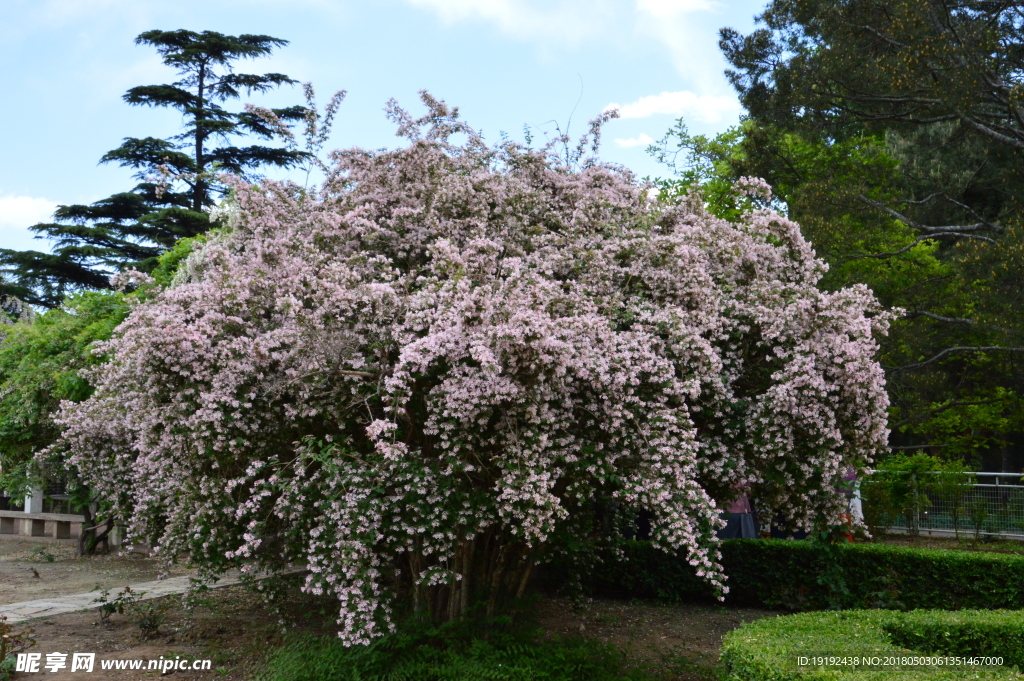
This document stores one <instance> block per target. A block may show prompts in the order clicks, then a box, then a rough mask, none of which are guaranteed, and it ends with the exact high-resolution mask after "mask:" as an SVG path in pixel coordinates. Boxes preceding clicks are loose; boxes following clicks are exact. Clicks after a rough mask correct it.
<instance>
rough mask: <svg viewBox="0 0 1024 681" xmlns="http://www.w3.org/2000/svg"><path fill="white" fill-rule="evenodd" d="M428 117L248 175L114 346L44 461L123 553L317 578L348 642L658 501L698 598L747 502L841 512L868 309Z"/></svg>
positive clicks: (782, 265)
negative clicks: (152, 547)
mask: <svg viewBox="0 0 1024 681" xmlns="http://www.w3.org/2000/svg"><path fill="white" fill-rule="evenodd" d="M424 101H425V102H426V104H427V105H428V107H429V109H430V111H429V114H428V115H427V116H426V117H424V118H422V119H420V120H412V119H411V118H410V117H409V116H408V115H407V114H406V113H405V112H403V111H402V110H400V109H398V108H397V107H394V108H392V109H391V116H392V117H393V118H394V119H395V120H396V122H397V123H398V125H399V131H400V134H402V135H404V136H405V137H406V138H407V139H408V145H407V146H406V147H405V148H402V149H399V150H397V151H387V152H383V151H381V152H368V151H362V150H358V149H356V150H349V151H343V152H335V154H334V155H333V160H334V162H335V165H334V168H333V170H332V172H331V173H330V174H329V176H328V177H327V179H326V181H325V183H324V185H323V187H322V188H321V189H319V190H317V191H316V192H307V191H305V190H302V189H300V188H298V187H296V186H293V185H290V184H279V183H273V182H266V183H263V184H261V185H259V186H249V185H244V184H239V185H238V186H237V189H236V196H235V199H234V207H233V213H232V217H231V223H232V229H231V230H229V231H226V232H224V233H222V234H220V235H218V236H214V237H212V238H211V239H210V240H209V241H208V242H207V243H206V245H205V246H204V247H203V248H201V249H200V250H197V251H196V252H194V253H193V254H192V256H190V258H189V260H188V261H187V262H186V263H185V264H184V265H183V267H182V269H181V271H180V272H179V275H178V280H177V281H176V282H175V284H174V285H172V286H170V287H168V288H167V289H166V290H164V291H163V292H161V293H160V294H159V295H157V296H156V297H155V298H154V299H153V300H152V301H150V302H147V303H144V304H141V305H139V306H138V307H136V309H134V310H133V312H132V313H131V315H130V317H129V318H128V319H127V320H126V321H125V322H124V323H123V324H122V326H121V327H120V329H119V331H118V332H117V334H116V336H115V338H114V339H113V340H111V341H110V342H109V343H108V344H107V345H106V346H105V347H104V348H103V349H104V350H105V351H106V352H108V353H110V354H111V356H112V358H113V359H112V360H111V361H110V362H109V363H107V364H105V365H103V366H102V367H100V368H98V369H97V370H95V371H94V372H93V374H92V375H91V379H92V381H93V382H94V383H95V384H96V392H95V394H94V396H93V397H92V398H90V399H89V400H88V401H86V402H84V403H81V404H77V405H72V404H68V405H66V406H65V410H64V413H63V416H62V419H61V420H62V423H63V425H64V427H65V429H66V430H65V435H64V440H63V444H64V446H65V447H66V448H67V449H68V450H69V452H70V455H71V457H72V459H73V462H74V463H75V464H76V465H77V466H78V468H79V469H80V470H81V471H82V472H83V473H84V474H85V475H86V476H87V477H88V478H89V482H90V483H91V484H92V485H94V486H95V487H96V488H97V490H99V491H100V492H101V493H102V494H105V495H107V496H108V497H109V498H110V499H111V500H112V501H113V503H115V504H116V506H117V509H118V512H119V514H120V516H121V517H122V518H124V519H126V520H127V521H128V523H129V528H130V529H129V531H130V533H131V535H132V536H134V537H136V538H140V539H143V538H144V539H148V540H150V541H153V542H155V543H157V544H158V545H159V547H160V550H161V551H163V552H164V553H166V554H168V555H183V554H186V553H187V554H188V555H189V557H190V560H191V561H193V562H194V563H196V564H198V565H201V566H204V567H205V568H207V569H208V570H211V571H214V572H216V571H218V570H221V569H227V568H228V567H232V566H236V565H247V566H253V567H260V568H265V569H270V570H276V569H279V568H282V567H283V566H285V565H286V564H288V563H298V564H303V565H305V564H308V565H309V567H310V569H311V573H310V574H309V576H308V578H307V581H306V588H307V589H309V590H311V591H313V592H316V593H322V592H326V593H330V594H333V595H335V596H336V597H337V599H338V600H339V604H340V619H339V624H340V629H341V632H340V633H341V636H342V637H343V638H344V639H345V640H347V641H349V642H366V641H368V640H370V639H371V638H373V637H374V636H377V635H379V634H381V633H382V632H385V631H387V630H388V629H389V628H390V627H391V626H392V624H391V612H392V607H393V606H394V604H395V603H396V602H397V601H399V600H403V601H406V602H408V603H409V604H410V605H411V606H412V607H415V608H416V609H419V610H421V611H428V612H430V613H432V614H433V615H434V616H435V617H439V618H442V619H443V618H450V617H454V616H458V615H460V614H461V613H463V612H465V609H466V608H467V605H468V604H469V603H470V602H471V601H474V600H476V599H482V600H483V601H485V602H487V603H488V607H489V608H490V609H492V610H493V609H494V608H495V607H497V606H500V604H501V602H502V599H506V598H514V597H515V596H516V595H517V594H518V593H521V591H522V589H523V587H524V585H525V584H526V581H527V579H528V576H529V574H530V570H531V566H532V565H533V564H534V563H535V562H536V561H537V560H541V559H544V558H545V557H546V556H550V555H551V553H552V552H555V551H569V552H571V551H574V550H577V549H578V548H579V547H580V546H582V545H583V544H584V543H585V540H586V539H588V538H592V537H595V536H597V535H599V534H600V533H601V532H603V531H606V530H608V529H609V528H611V527H612V525H613V524H614V523H612V522H609V521H608V519H607V518H608V514H611V515H614V514H615V513H616V512H622V511H624V510H629V509H640V508H645V509H649V510H650V511H651V512H652V513H653V515H654V522H653V539H654V541H655V542H656V543H657V545H658V546H660V547H663V548H664V549H666V550H681V552H682V555H683V556H684V557H685V559H686V560H688V561H689V563H690V564H691V565H692V566H693V568H694V570H695V571H696V572H697V574H700V575H703V576H706V578H707V579H708V580H710V581H711V582H712V583H713V584H715V585H718V586H719V587H724V582H723V575H722V574H721V568H720V566H719V564H718V562H717V556H718V553H717V550H716V548H715V540H714V531H715V529H716V527H718V526H719V525H720V521H719V520H718V517H719V513H720V508H721V505H722V503H725V502H727V501H729V497H730V496H732V495H734V494H735V490H736V488H737V486H746V487H748V488H749V489H750V490H752V493H753V494H754V495H755V496H756V497H757V499H758V500H759V502H760V506H761V509H762V512H763V513H764V514H765V515H766V516H771V515H774V514H776V513H781V514H782V515H783V516H784V517H785V519H786V520H787V521H788V522H790V523H791V524H793V525H807V524H808V523H810V522H812V521H813V520H815V519H821V518H830V519H835V518H836V517H837V515H838V514H839V513H840V512H841V511H842V501H841V498H840V497H837V495H836V494H835V488H836V486H837V484H839V481H840V479H841V477H842V474H843V471H844V469H845V468H846V467H847V466H848V465H850V464H853V465H862V464H863V462H864V461H866V460H867V457H868V456H869V455H870V454H871V453H872V452H874V451H877V450H878V449H879V448H880V447H882V446H883V445H884V444H885V439H886V427H885V410H886V406H887V402H886V396H885V392H884V390H883V379H882V372H881V370H880V368H879V366H878V365H877V363H875V362H874V361H873V359H872V355H873V354H874V352H875V349H876V345H875V341H874V340H873V338H872V335H873V334H875V333H878V332H882V331H884V329H885V325H886V317H885V315H884V314H881V313H880V312H879V310H878V309H877V305H876V303H875V301H874V299H873V297H872V295H871V294H870V292H869V291H868V290H867V289H865V288H863V287H860V288H852V289H845V290H842V291H838V292H835V293H826V292H823V291H820V290H818V289H817V288H816V285H815V284H816V281H817V280H818V278H819V276H820V275H821V273H822V270H823V265H822V263H821V262H820V261H819V260H817V259H815V256H814V253H813V251H812V250H811V247H810V246H809V245H808V244H807V243H806V242H805V241H804V239H803V238H802V237H801V235H800V231H799V229H798V226H797V225H796V224H794V223H793V222H790V221H789V220H786V219H785V218H783V217H781V216H780V215H778V214H776V213H775V212H772V211H771V210H768V209H758V208H752V209H751V210H749V211H748V212H746V213H745V214H744V215H743V216H742V219H740V220H739V221H737V222H736V223H735V224H730V223H727V222H725V221H723V220H720V219H717V218H714V217H713V216H711V215H710V214H708V213H707V212H705V211H704V210H703V208H702V205H701V202H700V200H699V197H696V196H691V197H689V198H688V199H686V200H684V201H683V202H681V203H680V202H674V203H671V204H663V203H660V202H658V201H657V200H654V199H653V198H652V197H651V194H650V192H649V191H648V190H647V188H646V187H644V186H642V185H641V184H640V183H638V182H636V181H635V180H634V178H633V177H632V176H631V175H630V174H629V173H628V172H627V171H625V170H622V169H619V168H615V167H610V166H607V165H601V164H599V163H597V162H596V161H592V160H590V161H587V160H584V159H582V158H581V154H582V149H583V148H582V146H581V148H580V150H578V151H577V152H573V151H572V150H571V149H570V151H569V161H570V162H567V161H566V159H565V158H560V157H556V155H555V154H554V153H553V149H554V147H551V146H549V147H547V148H545V149H542V150H531V149H527V148H523V147H521V146H518V145H516V144H512V143H503V144H501V145H499V146H497V147H489V146H487V145H486V144H485V143H484V141H483V140H482V139H481V138H480V137H479V136H478V135H477V134H476V133H474V132H473V131H472V130H471V129H469V128H467V127H465V126H464V125H462V124H461V123H460V122H459V121H458V120H457V117H456V116H455V113H454V112H453V111H450V110H448V109H447V108H446V107H445V106H444V105H443V104H442V103H440V102H437V101H435V100H432V99H431V98H429V96H425V97H424ZM598 131H599V125H596V126H595V128H594V129H593V131H592V135H591V141H592V142H593V143H594V145H595V147H596V139H597V134H598ZM454 139H462V140H463V142H462V143H461V144H457V143H456V142H455V141H454ZM739 189H740V190H742V191H747V192H753V193H754V194H760V195H761V196H762V198H763V197H764V196H765V194H764V192H766V187H764V186H763V183H760V182H757V181H750V182H746V183H745V184H744V186H741V187H740V188H739ZM602 509H604V510H602Z"/></svg>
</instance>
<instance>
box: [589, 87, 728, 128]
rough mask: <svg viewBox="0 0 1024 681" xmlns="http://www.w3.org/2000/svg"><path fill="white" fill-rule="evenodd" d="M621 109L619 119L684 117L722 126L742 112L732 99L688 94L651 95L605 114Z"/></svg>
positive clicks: (685, 91) (663, 93) (615, 105)
mask: <svg viewBox="0 0 1024 681" xmlns="http://www.w3.org/2000/svg"><path fill="white" fill-rule="evenodd" d="M609 109H618V110H619V117H620V118H647V117H648V116H656V115H659V114H662V115H670V116H676V117H678V116H684V117H686V118H689V119H691V120H693V121H699V122H701V123H721V122H723V121H726V120H728V119H729V118H732V117H735V116H737V115H738V114H739V113H740V111H741V110H742V108H741V107H740V103H739V101H737V99H736V97H734V96H731V95H724V96H719V95H698V94H694V93H693V92H690V91H688V90H682V91H680V92H662V93H661V94H659V95H648V96H647V97H641V98H640V99H638V100H636V101H635V102H632V103H630V104H621V105H620V104H615V103H612V104H609V105H608V106H606V107H605V111H607V110H609Z"/></svg>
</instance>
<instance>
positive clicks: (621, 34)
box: [0, 0, 764, 250]
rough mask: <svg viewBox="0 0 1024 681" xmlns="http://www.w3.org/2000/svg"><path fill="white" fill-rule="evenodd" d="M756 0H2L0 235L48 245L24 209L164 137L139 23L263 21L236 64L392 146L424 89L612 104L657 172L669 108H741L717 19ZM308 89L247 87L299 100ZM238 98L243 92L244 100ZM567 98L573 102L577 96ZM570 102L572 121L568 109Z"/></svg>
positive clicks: (82, 196) (65, 199)
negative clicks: (261, 39) (658, 142)
mask: <svg viewBox="0 0 1024 681" xmlns="http://www.w3.org/2000/svg"><path fill="white" fill-rule="evenodd" d="M763 5H764V0H361V1H360V0H202V1H200V0H175V1H174V2H171V1H168V0H0V74H2V75H0V85H2V90H0V92H2V97H3V106H0V126H2V127H0V129H3V130H4V131H5V132H4V134H3V136H2V137H0V161H2V163H0V247H5V248H16V249H26V248H33V249H37V250H39V249H41V247H42V249H45V242H42V241H39V240H33V239H32V238H31V233H30V232H28V230H27V229H26V228H27V227H28V226H29V225H31V224H34V223H36V222H40V221H46V220H49V217H50V215H51V213H52V212H53V209H54V208H55V207H56V206H57V205H58V204H70V203H91V202H92V201H96V200H98V199H101V198H104V197H106V196H109V195H111V194H113V193H115V192H118V191H124V190H126V189H130V188H131V187H132V186H133V185H134V181H133V180H132V179H131V172H130V171H129V170H127V169H122V168H119V167H116V166H113V165H103V166H101V165H97V161H98V160H99V158H100V156H102V155H103V154H104V153H105V152H107V151H108V150H110V149H113V148H115V147H117V146H118V145H119V144H120V141H121V139H122V138H123V137H126V136H133V137H146V136H153V137H167V136H170V135H172V134H175V133H176V132H178V130H179V127H180V124H181V119H180V116H179V115H178V114H177V113H175V112H172V111H164V110H160V109H148V108H141V107H131V106H128V105H127V104H125V103H124V102H122V101H121V95H122V94H123V93H124V92H125V90H127V89H128V88H130V87H133V86H135V85H149V84H158V83H166V82H172V81H173V80H174V73H173V71H172V70H171V69H169V68H167V67H165V66H163V64H162V63H161V62H160V59H159V56H158V55H157V54H156V52H155V51H154V50H153V49H152V48H149V47H145V46H136V45H135V44H134V42H133V41H134V38H135V36H136V35H138V34H139V33H141V32H143V31H146V30H150V29H162V30H173V29H178V28H187V29H190V30H195V31H202V30H212V31H219V32H221V33H227V34H231V35H238V34H241V33H259V34H267V35H271V36H274V37H277V38H283V39H286V40H289V41H290V42H291V44H290V45H288V46H287V47H284V48H282V49H280V50H278V51H277V52H275V54H274V55H273V56H272V57H269V58H266V59H260V60H254V61H246V62H239V64H238V68H237V70H239V71H242V72H252V73H263V72H270V71H275V72H281V73H285V74H288V75H289V76H291V77H292V78H295V79H298V80H299V81H302V82H307V81H309V82H312V83H313V84H314V86H315V87H316V89H317V93H318V96H319V99H320V100H321V102H325V101H326V100H327V99H328V97H329V96H330V95H331V94H332V93H333V92H334V91H336V90H339V89H344V90H347V91H348V96H347V98H346V100H345V103H344V104H343V105H342V107H341V110H340V112H339V115H338V118H337V121H336V123H335V126H334V132H333V135H332V137H331V140H330V143H329V144H328V147H329V148H338V147H350V146H361V147H368V148H378V147H385V146H395V145H397V144H398V143H399V140H398V139H397V138H396V137H395V136H394V128H393V126H392V125H391V124H390V123H389V122H388V121H387V120H386V119H385V117H384V113H383V107H384V104H385V102H386V101H387V100H388V99H389V98H391V97H394V98H396V99H397V100H398V101H399V102H400V103H401V104H402V105H403V106H405V107H406V108H407V109H410V110H411V111H412V112H417V111H420V110H421V109H420V108H419V102H418V98H417V92H418V91H419V90H421V89H427V90H429V91H430V92H431V93H432V94H434V95H435V96H437V97H440V98H441V99H444V100H445V101H446V102H448V103H449V104H451V105H455V106H458V107H459V109H460V111H461V113H462V116H463V118H464V120H466V121H467V122H468V123H469V124H470V125H472V126H473V127H475V128H477V129H479V130H482V131H483V132H484V134H485V136H486V137H487V138H488V139H491V140H497V139H498V136H499V133H500V132H501V131H505V132H507V133H508V134H510V135H511V136H513V137H514V138H517V139H521V138H522V131H523V127H524V125H526V126H530V128H531V130H532V131H533V134H534V136H535V137H536V138H540V139H542V138H543V134H544V133H547V134H552V133H554V124H553V123H552V121H556V122H557V123H558V124H559V125H560V126H561V127H562V128H563V129H565V128H566V126H567V125H569V128H570V133H571V134H572V135H573V136H574V137H576V136H578V135H579V134H580V133H582V132H583V131H584V130H585V127H586V123H587V121H588V120H589V119H591V118H593V117H594V116H596V115H597V114H599V113H600V112H601V111H602V110H604V109H605V108H606V107H608V106H609V105H611V104H618V105H619V107H620V110H621V112H622V114H623V117H622V118H621V119H620V120H616V121H612V122H611V123H610V124H609V125H608V127H607V128H606V130H605V134H604V142H603V147H602V153H601V155H602V157H603V158H605V159H606V160H609V161H614V162H617V163H621V164H623V165H626V166H628V167H629V168H632V169H633V170H634V171H636V172H637V173H638V174H640V175H641V176H643V175H657V174H664V171H663V170H662V169H661V168H660V167H659V166H658V165H657V164H656V163H654V161H653V160H652V159H650V158H649V157H648V156H647V154H646V153H645V152H644V148H645V147H646V145H647V144H648V143H649V142H650V141H651V140H654V139H657V138H658V137H660V136H661V135H662V134H664V132H665V131H666V130H667V129H668V128H669V127H670V126H671V125H672V123H673V122H674V120H675V119H676V118H678V117H679V116H683V117H685V119H686V121H687V124H688V125H689V127H690V130H691V131H692V132H698V133H706V134H713V133H715V132H719V131H722V130H725V129H726V128H728V127H729V126H730V125H734V124H735V123H736V122H737V120H738V116H739V114H740V113H741V110H740V108H739V105H738V103H737V102H736V98H735V96H734V94H733V91H732V89H731V88H730V86H729V85H728V83H727V82H726V80H725V77H724V75H723V71H724V69H725V62H724V60H723V59H722V57H721V55H720V53H719V51H718V48H717V33H718V29H719V28H721V27H723V26H731V27H733V28H737V29H739V30H741V31H743V32H747V31H749V30H750V29H751V27H752V26H753V17H754V15H756V14H759V13H760V12H761V10H762V8H763ZM301 100H302V97H301V90H300V89H299V88H298V87H296V88H284V89H283V90H281V91H279V92H277V93H275V94H273V95H270V96H262V97H261V96H253V97H252V98H251V99H243V101H252V102H253V103H256V104H261V105H267V106H281V105H287V104H297V103H301ZM240 105H241V104H240V103H239V106H240ZM574 109H575V112H574ZM570 116H571V122H570Z"/></svg>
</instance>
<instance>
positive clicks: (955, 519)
mask: <svg viewBox="0 0 1024 681" xmlns="http://www.w3.org/2000/svg"><path fill="white" fill-rule="evenodd" d="M860 495H861V499H862V506H863V513H864V521H865V522H866V523H867V525H868V527H869V528H870V529H871V530H872V532H879V531H881V532H900V533H907V534H915V535H918V534H925V535H939V536H958V537H959V536H974V537H982V536H986V537H1002V538H1006V539H1017V540H1024V476H1022V475H1021V474H1020V473H978V472H946V471H942V472H924V473H908V472H903V471H873V472H872V474H871V475H870V476H868V477H867V478H866V479H864V480H863V481H862V482H861V485H860Z"/></svg>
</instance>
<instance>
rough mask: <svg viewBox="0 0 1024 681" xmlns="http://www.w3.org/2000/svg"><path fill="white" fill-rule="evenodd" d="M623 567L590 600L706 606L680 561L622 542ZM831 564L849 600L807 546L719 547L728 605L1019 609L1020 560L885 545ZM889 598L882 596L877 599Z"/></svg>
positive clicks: (600, 582)
mask: <svg viewBox="0 0 1024 681" xmlns="http://www.w3.org/2000/svg"><path fill="white" fill-rule="evenodd" d="M621 548H622V550H623V553H624V555H623V557H622V558H621V559H615V558H610V557H609V558H608V559H606V560H605V561H604V562H603V563H601V564H600V565H599V566H598V567H597V568H595V571H594V573H593V575H592V577H591V578H590V580H589V581H588V586H589V588H590V589H591V591H592V592H593V593H596V594H604V595H613V596H626V597H639V598H661V599H668V600H690V599H701V598H709V597H710V595H711V592H710V591H709V590H708V588H707V587H706V586H705V585H704V584H703V583H701V581H700V580H698V579H696V578H695V577H694V576H693V574H692V571H690V570H689V569H687V566H686V563H685V561H683V560H682V559H681V558H680V557H678V556H672V555H669V554H666V553H665V552H663V551H658V550H656V549H655V548H654V547H652V546H651V545H650V544H649V543H647V542H639V541H627V542H624V543H623V545H622V547H621ZM834 549H835V550H834V553H833V554H831V555H833V556H835V560H836V561H837V562H838V567H839V568H840V570H841V574H842V577H843V580H844V582H845V590H846V592H847V593H845V594H842V595H841V594H839V593H837V590H836V588H835V587H834V586H830V585H829V584H828V583H822V582H821V581H819V579H818V578H819V577H820V576H821V575H822V573H823V572H825V571H826V569H827V568H828V567H829V566H828V565H826V564H825V560H826V556H825V555H824V554H823V553H822V552H821V551H820V550H819V548H818V547H816V546H815V545H814V543H813V542H809V541H787V540H781V539H731V540H728V541H725V542H723V544H722V565H723V567H724V569H725V571H726V573H727V574H728V575H729V586H730V592H729V595H728V597H727V599H726V602H727V603H728V604H730V605H747V606H760V607H769V608H783V609H793V610H810V609H816V608H827V607H829V605H830V601H831V600H833V599H839V602H838V603H837V604H836V605H838V606H839V607H842V608H864V607H879V606H882V605H885V604H886V602H887V601H888V605H889V606H890V607H906V608H910V609H914V608H935V609H944V610H956V609H960V608H1008V609H1017V608H1021V609H1024V556H1018V555H1011V554H1001V553H984V552H971V551H944V550H941V549H919V548H910V547H902V546H890V545H886V544H838V545H835V547H834ZM886 593H887V594H888V595H887V596H886V595H882V594H886Z"/></svg>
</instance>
